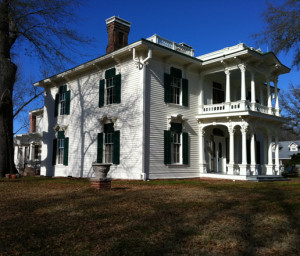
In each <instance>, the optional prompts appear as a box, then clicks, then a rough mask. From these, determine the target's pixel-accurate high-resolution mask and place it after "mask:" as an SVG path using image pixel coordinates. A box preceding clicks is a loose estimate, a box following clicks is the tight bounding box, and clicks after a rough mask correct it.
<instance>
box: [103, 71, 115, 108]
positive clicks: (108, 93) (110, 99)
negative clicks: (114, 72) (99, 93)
mask: <svg viewBox="0 0 300 256" xmlns="http://www.w3.org/2000/svg"><path fill="white" fill-rule="evenodd" d="M114 99H115V77H114V76H113V77H110V78H106V79H105V104H106V105H111V104H113V103H114Z"/></svg>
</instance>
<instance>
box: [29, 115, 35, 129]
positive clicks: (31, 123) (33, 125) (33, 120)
mask: <svg viewBox="0 0 300 256" xmlns="http://www.w3.org/2000/svg"><path fill="white" fill-rule="evenodd" d="M29 122H30V128H29V133H33V132H36V116H35V115H33V114H32V113H30V114H29Z"/></svg>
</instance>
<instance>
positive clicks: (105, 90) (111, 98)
mask: <svg viewBox="0 0 300 256" xmlns="http://www.w3.org/2000/svg"><path fill="white" fill-rule="evenodd" d="M114 103H121V74H118V75H116V69H115V68H112V69H108V70H106V71H105V79H102V80H100V82H99V107H100V108H101V107H103V106H104V105H110V104H114Z"/></svg>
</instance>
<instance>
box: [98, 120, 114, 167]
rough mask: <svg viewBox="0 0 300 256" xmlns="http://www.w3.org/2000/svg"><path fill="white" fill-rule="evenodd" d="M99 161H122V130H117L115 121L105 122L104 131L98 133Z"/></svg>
mask: <svg viewBox="0 0 300 256" xmlns="http://www.w3.org/2000/svg"><path fill="white" fill-rule="evenodd" d="M97 140H98V142H97V162H98V163H112V164H119V163H120V131H115V129H114V123H108V124H104V132H103V133H98V139H97Z"/></svg>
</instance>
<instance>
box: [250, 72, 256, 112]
mask: <svg viewBox="0 0 300 256" xmlns="http://www.w3.org/2000/svg"><path fill="white" fill-rule="evenodd" d="M255 103H256V96H255V73H254V72H251V109H252V110H253V111H255Z"/></svg>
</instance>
